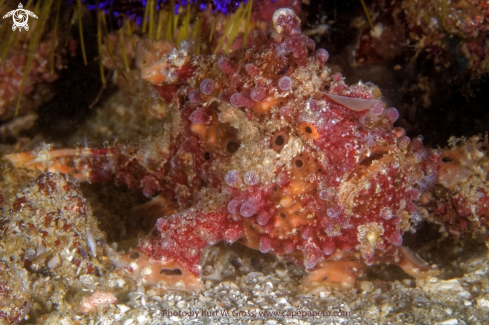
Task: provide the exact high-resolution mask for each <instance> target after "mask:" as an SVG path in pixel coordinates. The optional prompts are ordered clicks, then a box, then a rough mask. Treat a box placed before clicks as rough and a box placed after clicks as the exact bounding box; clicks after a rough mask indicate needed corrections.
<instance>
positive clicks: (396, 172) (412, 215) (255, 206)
mask: <svg viewBox="0 0 489 325" xmlns="http://www.w3.org/2000/svg"><path fill="white" fill-rule="evenodd" d="M272 22H273V27H274V31H273V32H272V34H271V35H270V36H267V35H266V34H265V33H263V32H259V31H258V32H255V33H254V35H253V37H252V40H251V43H250V45H249V46H248V47H244V48H241V49H238V50H236V51H234V52H231V53H230V54H227V55H221V56H211V55H196V54H193V53H192V49H191V48H189V47H188V46H186V45H185V44H184V45H182V46H181V47H180V48H175V49H173V50H172V51H171V52H169V53H164V54H162V56H161V57H160V58H159V59H158V60H156V61H153V60H151V63H150V64H149V65H147V66H145V67H143V69H142V72H141V74H142V75H141V77H142V79H144V80H147V81H149V82H151V83H154V88H155V89H156V91H157V92H158V93H159V94H160V95H161V97H162V98H163V100H165V102H166V109H167V111H168V113H169V117H170V118H169V123H168V124H166V125H165V127H164V129H163V130H162V131H161V132H158V133H155V134H154V135H152V136H150V137H148V138H147V139H145V140H142V141H141V142H140V143H139V144H138V145H130V144H128V145H120V144H119V145H114V146H110V147H109V146H107V147H106V148H101V149H90V148H83V149H60V150H41V151H40V152H38V153H35V152H32V153H20V154H13V155H10V156H8V158H9V159H10V161H11V162H12V163H14V165H16V166H25V167H31V168H40V169H46V168H47V169H48V170H51V171H53V170H62V171H63V172H65V173H69V174H72V175H73V176H74V177H76V178H78V179H79V180H84V181H90V182H114V183H116V184H118V185H124V184H125V185H127V186H128V187H130V188H132V189H136V190H139V191H141V192H142V193H143V194H144V195H145V196H147V197H153V200H152V201H151V202H149V203H148V204H147V205H146V206H145V209H147V210H151V211H152V212H151V213H155V211H157V213H158V215H159V216H160V217H161V218H160V219H158V221H157V222H156V225H155V227H154V229H153V230H152V231H151V232H150V234H149V236H148V237H147V238H146V239H144V240H143V241H142V242H141V243H140V245H139V247H138V248H137V249H135V250H133V251H130V252H129V253H128V254H126V255H124V256H118V255H117V254H115V253H111V256H110V258H111V259H112V260H113V261H114V263H115V265H116V266H118V267H120V272H127V274H129V275H132V277H133V278H134V279H135V280H137V281H141V282H142V283H146V284H157V285H159V286H160V285H161V286H162V287H164V288H178V289H183V288H186V289H197V288H199V287H200V281H199V276H200V273H201V269H200V261H201V251H202V249H203V248H204V247H206V246H209V245H214V244H216V243H218V242H220V241H225V242H227V243H234V242H240V243H242V244H244V245H246V246H248V247H250V248H253V249H256V250H259V251H260V252H262V253H274V254H277V255H279V256H281V257H283V258H286V259H289V260H292V261H294V262H296V263H297V264H300V265H302V266H304V267H305V268H306V269H307V270H308V271H310V276H309V277H308V278H307V279H306V280H305V281H304V283H305V284H307V285H312V283H314V282H321V281H324V279H327V280H328V281H329V282H332V283H339V284H347V285H352V283H353V282H354V281H355V278H356V277H357V276H358V275H359V274H361V272H362V270H363V269H364V268H365V267H366V266H367V265H372V264H373V263H379V262H381V263H396V264H398V265H399V266H401V267H402V268H403V269H404V270H406V272H408V273H410V274H412V275H415V276H417V277H423V276H428V275H432V274H434V273H436V271H435V270H433V269H431V268H430V267H429V266H428V265H426V263H424V262H422V261H420V260H419V259H418V258H417V257H416V256H415V255H414V254H413V253H412V252H410V251H409V249H407V248H406V247H404V246H402V241H403V239H402V235H403V234H404V232H406V231H409V230H413V226H415V225H416V224H417V223H418V222H419V221H420V216H423V215H424V212H423V211H418V207H417V205H416V204H417V203H419V202H418V200H421V199H420V192H419V189H420V188H419V187H420V184H424V183H423V182H425V183H426V180H429V179H431V178H432V177H433V176H432V175H437V177H438V183H439V185H440V186H444V187H445V188H447V189H448V188H449V187H450V184H451V183H450V182H451V180H452V179H453V180H454V182H455V184H459V183H461V182H464V181H465V178H466V177H467V175H466V174H463V175H462V173H458V172H456V173H455V175H462V176H461V177H460V178H457V176H455V177H454V176H452V175H451V174H449V172H444V171H449V170H451V169H450V168H449V167H448V166H446V167H444V166H443V163H444V161H443V158H440V157H442V156H443V155H444V154H443V153H440V152H438V151H436V150H431V151H429V150H427V149H426V148H424V147H423V144H422V142H421V140H420V139H419V138H416V139H413V140H410V139H409V138H408V137H406V136H405V132H404V130H403V129H401V128H396V127H394V126H393V124H394V122H395V121H396V119H397V118H398V117H399V113H398V112H397V110H396V109H395V108H392V107H391V108H385V107H384V104H383V103H382V101H381V93H380V90H379V89H378V88H377V87H376V86H374V85H372V84H365V83H362V82H360V83H358V84H355V85H351V86H348V85H347V84H346V83H345V82H344V78H343V77H342V75H341V74H340V73H332V72H331V70H330V69H329V68H328V67H327V66H325V65H324V64H325V63H326V61H327V59H328V54H327V52H326V51H325V50H323V49H319V50H316V49H315V44H314V42H313V41H312V40H311V39H309V38H307V37H306V36H304V35H302V34H301V31H300V20H299V18H298V17H297V15H295V13H294V12H293V11H292V10H291V9H279V10H277V11H275V13H274V14H273V19H272ZM325 89H328V92H327V93H326V92H325ZM461 150H462V154H460V153H457V152H452V153H450V154H451V155H452V156H454V157H455V156H457V157H458V156H461V157H462V158H459V159H458V160H457V161H459V162H460V164H461V165H460V166H458V167H457V168H459V169H458V170H462V171H465V170H469V171H474V170H478V168H477V167H474V166H472V165H473V164H480V161H481V159H482V160H484V159H485V157H486V156H485V153H483V152H481V151H479V150H478V149H477V148H474V147H473V146H470V145H467V146H466V147H463V148H462V149H461ZM468 151H470V152H472V153H473V154H472V156H473V157H472V158H471V157H468V158H467V159H466V160H464V159H463V157H464V155H463V153H466V152H468ZM450 154H449V153H447V154H446V155H450ZM454 159H455V158H454ZM479 169H480V170H482V171H484V170H487V166H485V165H484V166H481V167H480V168H479ZM447 174H448V175H449V176H448V178H447V180H446V181H444V178H443V176H442V175H447ZM469 174H470V173H469ZM471 175H472V176H477V177H479V178H480V181H482V182H485V181H486V180H485V173H482V174H481V173H478V174H477V173H476V172H472V174H471ZM440 177H441V178H440ZM460 193H461V194H460V195H461V199H463V198H467V193H466V192H460ZM484 197H485V196H484ZM168 199H170V200H173V201H174V202H172V203H169V200H168ZM481 200H482V201H478V202H479V203H480V204H482V205H485V204H486V203H485V202H486V201H485V199H481ZM421 201H422V200H421ZM459 201H460V200H459ZM422 202H426V200H425V201H422ZM479 203H477V204H479ZM174 205H177V206H176V207H174ZM456 213H458V214H459V215H460V216H461V214H460V213H461V211H457V212H456ZM483 213H485V212H483ZM481 222H482V223H485V222H486V221H485V219H484V220H481ZM441 223H445V221H441ZM475 230H476V229H474V231H475Z"/></svg>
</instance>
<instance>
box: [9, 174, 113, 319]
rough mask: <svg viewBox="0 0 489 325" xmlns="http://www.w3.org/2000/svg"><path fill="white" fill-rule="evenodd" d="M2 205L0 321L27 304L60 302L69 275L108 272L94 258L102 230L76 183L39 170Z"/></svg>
mask: <svg viewBox="0 0 489 325" xmlns="http://www.w3.org/2000/svg"><path fill="white" fill-rule="evenodd" d="M2 209H3V213H2V215H1V217H0V233H1V242H0V243H1V245H0V267H1V269H0V302H1V303H0V306H1V307H0V308H1V309H0V319H1V320H3V321H5V322H7V323H9V324H10V323H17V322H20V321H21V320H22V319H24V317H25V316H26V315H27V313H28V312H29V310H30V309H31V308H32V309H33V310H37V309H41V310H42V309H45V308H47V309H49V308H50V306H53V305H56V304H59V302H60V301H61V300H62V299H64V298H65V297H64V296H65V295H66V292H67V291H68V290H69V288H70V287H71V288H72V287H73V286H74V283H73V282H72V281H70V280H67V279H69V278H70V277H73V278H74V277H75V275H85V276H86V275H96V274H98V275H100V274H101V273H104V272H107V268H106V265H104V264H103V263H101V262H100V261H99V260H98V259H97V258H96V256H99V255H102V254H104V252H103V251H102V250H101V248H100V247H101V246H100V247H99V245H100V243H101V242H100V241H102V242H103V241H104V235H103V234H102V233H101V232H100V231H99V230H98V228H96V227H95V220H94V218H93V216H92V214H91V210H90V207H89V206H88V204H87V203H86V201H85V199H84V198H83V197H82V196H81V193H80V190H79V188H78V185H77V184H76V182H74V181H73V180H72V181H70V179H69V177H68V176H66V175H64V174H50V173H45V174H42V175H41V176H40V177H39V178H38V179H37V180H36V181H34V182H31V183H30V184H29V185H28V186H27V187H26V188H24V189H23V190H22V191H20V192H18V193H17V196H13V198H12V199H10V200H9V201H7V202H4V203H3V206H2ZM109 267H110V266H109ZM50 279H51V280H50ZM55 291H56V292H57V293H56V294H54V292H55ZM63 292H64V294H63ZM33 295H36V296H37V298H36V297H35V296H33ZM34 298H36V299H34ZM35 301H37V303H35ZM39 303H41V304H43V306H44V307H42V308H41V307H40V305H39ZM63 308H67V307H63ZM63 308H61V309H60V311H61V310H63ZM32 313H35V311H33V312H32ZM32 313H30V314H32Z"/></svg>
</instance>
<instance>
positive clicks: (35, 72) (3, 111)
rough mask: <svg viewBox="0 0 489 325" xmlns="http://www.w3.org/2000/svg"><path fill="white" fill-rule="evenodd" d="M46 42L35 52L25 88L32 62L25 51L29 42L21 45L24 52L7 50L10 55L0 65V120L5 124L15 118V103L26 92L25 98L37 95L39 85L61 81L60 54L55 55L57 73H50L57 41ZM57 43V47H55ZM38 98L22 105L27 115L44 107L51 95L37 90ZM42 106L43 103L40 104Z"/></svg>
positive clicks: (44, 90) (27, 100) (26, 101)
mask: <svg viewBox="0 0 489 325" xmlns="http://www.w3.org/2000/svg"><path fill="white" fill-rule="evenodd" d="M49 37H50V39H48V40H44V41H42V42H40V43H39V45H38V47H37V50H36V51H35V53H34V55H33V59H32V64H31V66H30V71H29V74H28V76H27V79H26V82H24V84H23V88H22V89H21V85H22V78H23V73H24V71H25V70H26V65H27V61H28V55H27V53H26V52H25V51H23V47H25V48H27V46H28V42H27V41H25V40H22V41H19V46H18V47H20V48H18V49H12V48H11V49H3V50H2V53H3V52H4V51H7V50H8V52H6V54H5V55H6V56H5V58H4V59H3V60H2V61H1V65H0V118H1V119H2V120H5V119H9V118H11V117H12V115H13V112H14V108H15V102H16V101H17V97H18V96H19V92H20V91H21V90H22V95H23V96H25V95H28V94H31V93H33V92H34V90H35V88H36V85H37V84H42V83H51V82H53V81H54V80H56V79H57V78H58V72H59V71H60V70H61V69H62V60H61V55H60V53H58V52H59V51H58V52H55V53H53V54H54V56H53V59H54V61H53V62H54V70H53V71H50V64H49V62H50V57H51V52H52V51H55V50H56V47H57V46H58V42H59V41H58V40H57V39H54V40H53V39H51V38H52V37H51V36H49ZM53 42H54V43H55V44H54V46H53V44H52V43H53ZM37 93H38V95H37V97H43V98H42V99H41V98H34V100H33V99H32V98H31V99H24V101H23V102H22V104H23V105H22V106H23V113H24V112H25V111H27V110H28V108H31V107H32V106H34V107H37V106H39V105H40V103H42V102H44V101H46V100H47V99H48V98H49V96H50V94H49V92H47V89H43V88H42V87H41V89H38V90H37ZM39 102H40V103H39Z"/></svg>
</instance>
